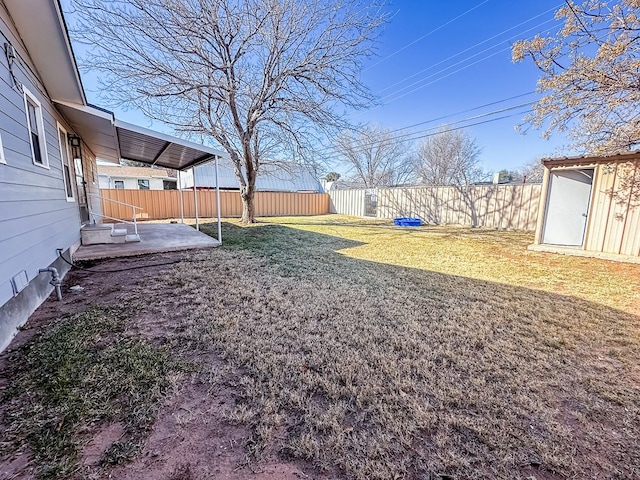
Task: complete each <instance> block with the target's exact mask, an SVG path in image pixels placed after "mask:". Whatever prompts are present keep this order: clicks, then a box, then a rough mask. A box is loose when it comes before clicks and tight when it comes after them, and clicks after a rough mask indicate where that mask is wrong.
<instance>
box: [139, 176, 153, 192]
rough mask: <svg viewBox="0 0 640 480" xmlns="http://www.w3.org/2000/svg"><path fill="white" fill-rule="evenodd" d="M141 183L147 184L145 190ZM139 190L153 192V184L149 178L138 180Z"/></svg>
mask: <svg viewBox="0 0 640 480" xmlns="http://www.w3.org/2000/svg"><path fill="white" fill-rule="evenodd" d="M140 182H146V184H147V186H146V187H145V188H143V187H141V186H140ZM138 190H151V182H150V181H149V179H147V178H139V179H138Z"/></svg>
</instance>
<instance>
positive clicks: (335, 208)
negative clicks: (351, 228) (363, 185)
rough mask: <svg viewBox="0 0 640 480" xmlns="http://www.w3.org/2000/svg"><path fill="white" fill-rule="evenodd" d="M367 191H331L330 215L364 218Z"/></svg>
mask: <svg viewBox="0 0 640 480" xmlns="http://www.w3.org/2000/svg"><path fill="white" fill-rule="evenodd" d="M365 194H366V190H364V189H354V190H331V191H329V196H330V197H331V201H330V204H329V213H339V214H341V215H353V216H354V217H364V197H365Z"/></svg>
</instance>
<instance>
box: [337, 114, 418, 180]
mask: <svg viewBox="0 0 640 480" xmlns="http://www.w3.org/2000/svg"><path fill="white" fill-rule="evenodd" d="M335 147H336V151H337V155H338V157H339V158H340V160H341V161H342V162H343V163H344V164H346V165H347V166H349V167H351V169H352V170H353V174H352V175H350V180H351V181H353V182H354V183H355V184H358V185H361V186H363V187H365V188H377V187H393V186H398V185H402V184H404V183H407V182H409V181H410V180H411V178H412V177H413V158H412V156H411V152H409V151H407V146H406V145H405V144H404V143H402V142H400V141H399V140H398V138H397V137H395V136H394V135H393V134H392V133H391V131H389V130H388V129H386V128H384V127H380V126H366V127H363V128H361V129H360V130H358V131H349V132H344V133H342V134H341V135H339V136H338V137H337V139H336V142H335Z"/></svg>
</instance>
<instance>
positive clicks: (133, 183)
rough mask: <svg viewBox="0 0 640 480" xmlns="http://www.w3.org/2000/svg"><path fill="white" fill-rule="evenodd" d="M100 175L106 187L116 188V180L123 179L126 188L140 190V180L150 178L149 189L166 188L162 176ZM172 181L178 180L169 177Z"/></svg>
mask: <svg viewBox="0 0 640 480" xmlns="http://www.w3.org/2000/svg"><path fill="white" fill-rule="evenodd" d="M99 177H100V182H99V183H100V188H104V189H110V188H113V189H115V188H116V187H115V185H116V184H115V182H116V181H122V182H124V190H140V187H139V186H138V180H149V190H164V183H163V182H164V179H162V178H152V177H136V178H132V177H118V176H116V175H111V176H109V175H102V174H100V175H99ZM167 180H170V181H174V182H175V181H176V180H174V179H167Z"/></svg>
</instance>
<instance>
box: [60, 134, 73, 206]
mask: <svg viewBox="0 0 640 480" xmlns="http://www.w3.org/2000/svg"><path fill="white" fill-rule="evenodd" d="M56 131H57V132H58V145H59V147H60V165H61V167H62V183H63V184H64V194H65V196H66V198H67V202H70V203H71V202H75V201H76V196H75V193H74V191H73V180H72V179H73V178H75V172H74V171H73V170H72V166H71V151H70V149H69V141H68V138H69V132H67V129H66V128H64V127H63V126H62V125H61V124H60V122H56ZM60 134H62V136H63V139H64V144H62V143H61V142H62V139H61V138H60ZM63 148H64V149H65V151H66V152H67V164H68V165H67V167H68V169H69V189H70V190H71V196H69V192H67V179H66V177H65V171H64V167H65V164H64V156H63V154H62V149H63Z"/></svg>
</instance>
